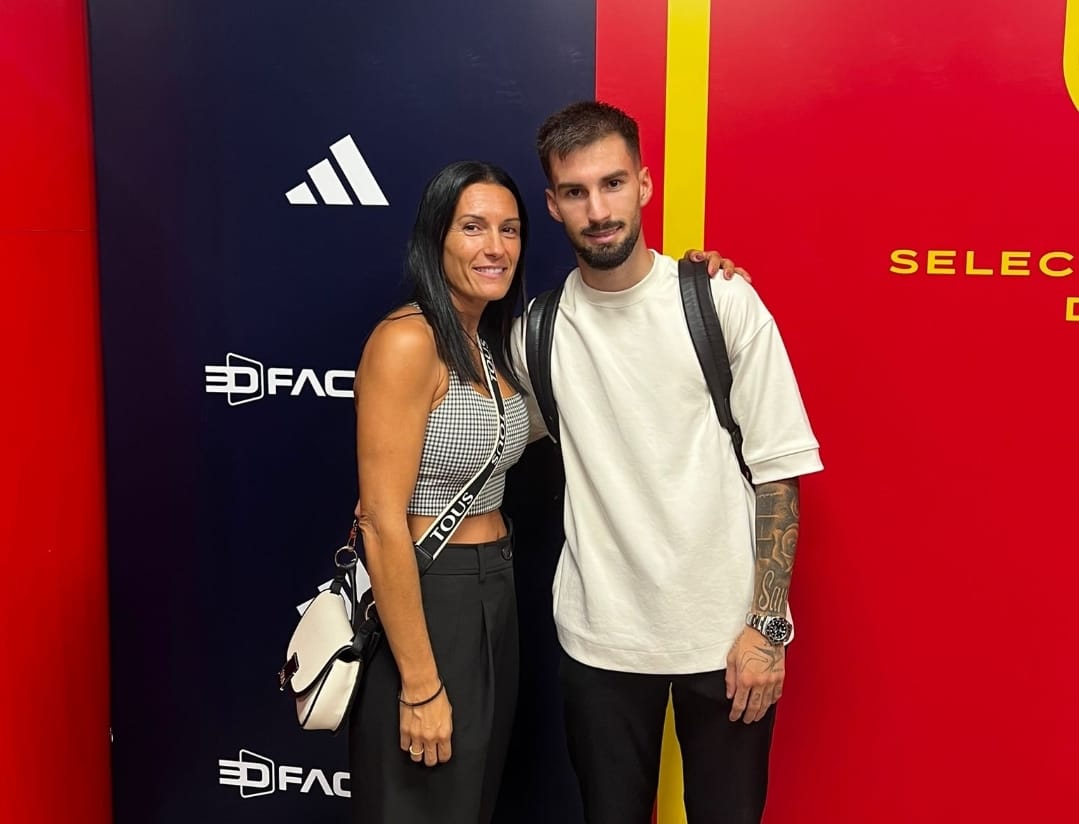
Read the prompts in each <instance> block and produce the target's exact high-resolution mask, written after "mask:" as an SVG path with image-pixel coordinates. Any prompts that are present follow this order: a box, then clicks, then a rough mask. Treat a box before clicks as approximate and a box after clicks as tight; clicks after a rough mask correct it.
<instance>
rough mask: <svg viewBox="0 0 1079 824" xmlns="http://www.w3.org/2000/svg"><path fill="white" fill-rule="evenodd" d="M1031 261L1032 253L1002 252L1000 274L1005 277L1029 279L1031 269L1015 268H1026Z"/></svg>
mask: <svg viewBox="0 0 1079 824" xmlns="http://www.w3.org/2000/svg"><path fill="white" fill-rule="evenodd" d="M1029 260H1030V252H1001V253H1000V274H1002V275H1004V276H1005V277H1008V276H1011V277H1029V276H1030V268H1029V266H1028V267H1027V268H1026V269H1013V268H1012V267H1013V266H1024V265H1026V262H1027V261H1029Z"/></svg>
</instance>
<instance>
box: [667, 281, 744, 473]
mask: <svg viewBox="0 0 1079 824" xmlns="http://www.w3.org/2000/svg"><path fill="white" fill-rule="evenodd" d="M708 281H709V278H708V269H707V266H706V265H705V264H704V263H692V262H691V261H688V260H680V261H678V286H679V289H680V291H681V293H682V308H683V310H685V313H686V324H687V325H688V326H689V336H690V337H691V338H692V339H693V349H694V351H696V353H697V360H698V361H700V364H701V371H702V372H704V380H705V383H707V384H708V391H709V392H710V393H711V395H712V404H713V405H714V406H715V408H716V416H717V417H718V418H719V422H720V424H722V426H723V428H724V429H726V430H727V432H728V433H729V434H730V436H731V444H732V446H733V447H734V454H735V457H737V458H738V466H739V468H740V469H741V470H742V474H743V475H744V476H745V478H746V480H747V481H749V483H750V484H752V483H753V477H752V475H751V474H750V472H749V467H748V466H746V462H745V459H744V458H743V457H742V429H741V427H739V426H738V422H737V421H736V420H735V419H734V413H733V412H732V411H731V387H732V386H733V385H734V376H733V375H732V374H731V362H730V358H729V357H728V356H727V342H726V340H725V339H724V337H723V327H722V326H721V325H720V322H719V315H718V314H717V313H716V305H715V303H713V301H712V288H711V286H709V283H708Z"/></svg>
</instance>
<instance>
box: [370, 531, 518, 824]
mask: <svg viewBox="0 0 1079 824" xmlns="http://www.w3.org/2000/svg"><path fill="white" fill-rule="evenodd" d="M512 557H513V550H512V542H511V539H510V538H504V539H502V540H499V541H492V542H490V543H486V544H450V545H449V546H447V547H446V548H445V549H444V550H443V551H442V553H441V554H440V555H439V556H438V559H437V560H436V561H435V563H434V564H433V565H432V566H431V568H430V569H429V570H428V571H427V573H426V574H425V575H424V576H423V578H421V579H420V587H421V590H422V592H423V609H424V615H425V617H426V619H427V632H428V634H429V635H430V637H431V645H432V647H433V649H434V653H435V661H436V662H437V664H438V671H439V675H440V676H441V677H442V679H443V681H444V682H445V684H446V694H447V695H448V696H449V699H450V703H451V704H452V705H453V738H452V742H453V755H452V757H451V758H450V760H449V761H447V762H446V763H445V764H438V765H436V766H434V767H427V766H425V765H423V764H416V763H413V761H412V760H411V759H410V758H409V756H408V753H406V752H404V751H403V750H402V749H401V747H400V734H399V727H400V709H399V706H398V692H399V691H400V689H401V678H400V675H399V674H398V671H397V666H396V664H395V663H394V660H393V655H392V653H391V652H390V649H389V645H388V644H387V643H385V642H383V644H382V648H381V649H380V650H379V651H378V653H377V654H376V655H375V656H374V659H373V660H372V662H371V665H370V669H369V670H368V672H367V676H366V679H365V681H364V685H363V691H362V693H361V695H360V696H359V698H358V700H357V701H356V704H355V706H354V707H353V710H352V715H351V717H350V719H349V720H350V724H349V757H350V758H349V763H350V768H351V772H352V782H351V784H352V803H353V810H354V814H353V821H354V822H356V824H487V822H489V821H490V819H491V816H492V814H493V812H494V806H495V800H496V799H497V797H498V786H499V783H500V782H501V780H502V768H503V765H504V764H505V760H506V750H507V749H508V747H509V740H510V734H511V732H512V728H513V714H514V708H515V705H516V702H517V671H518V649H517V600H516V595H515V593H514V588H513V561H512Z"/></svg>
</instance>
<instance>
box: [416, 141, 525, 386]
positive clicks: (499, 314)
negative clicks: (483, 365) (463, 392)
mask: <svg viewBox="0 0 1079 824" xmlns="http://www.w3.org/2000/svg"><path fill="white" fill-rule="evenodd" d="M474 183H493V184H495V185H498V186H502V187H504V188H506V189H508V190H509V192H510V194H512V195H513V199H514V200H516V201H517V210H518V213H519V214H520V216H521V254H520V256H519V257H518V259H517V268H516V269H515V271H514V274H513V280H512V281H511V282H510V288H509V291H508V292H506V295H505V296H504V297H503V298H501V299H500V300H493V301H491V302H490V303H488V304H487V307H486V308H485V309H484V310H483V314H482V315H481V316H480V325H479V333H480V337H482V338H483V339H484V340H485V341H487V345H488V347H490V349H491V356H492V357H493V358H494V361H495V366H496V367H497V368H498V371H499V372H500V373H501V374H502V375H503V376H505V378H506V380H507V381H509V383H510V385H511V386H512V387H513V388H514V389H515V390H516V391H518V392H523V391H524V389H523V387H522V386H521V380H520V378H518V377H517V373H516V371H515V370H514V369H513V364H512V360H511V358H510V327H511V326H512V324H513V317H514V315H515V314H516V313H517V312H518V311H519V310H520V309H521V301H522V296H523V295H524V282H525V261H524V258H525V249H526V248H527V247H528V213H527V211H525V205H524V201H523V200H522V199H521V193H520V192H519V191H518V190H517V184H516V183H514V182H513V178H512V177H510V176H509V174H507V173H506V171H505V170H504V169H502V168H500V167H498V166H495V165H494V164H492V163H484V162H482V161H476V160H459V161H457V162H456V163H451V164H450V165H449V166H447V167H446V168H444V169H443V170H442V171H441V172H439V173H438V174H437V175H435V176H434V177H433V178H431V181H430V182H429V183H428V184H427V188H425V189H424V190H423V197H421V198H420V208H419V210H418V211H417V213H416V223H415V225H414V226H413V227H412V234H411V235H410V236H409V239H408V254H407V256H406V258H405V275H406V277H407V278H408V280H409V281H410V282H411V283H412V298H411V300H412V301H414V302H415V303H416V304H417V305H418V306H419V307H420V309H421V310H422V311H423V314H424V317H426V318H427V322H428V323H429V324H431V329H432V330H433V331H434V335H435V345H436V346H437V347H438V354H439V357H441V358H442V360H443V361H444V362H445V364H446V366H447V367H448V368H450V369H452V370H453V371H455V372H456V373H457V376H458V377H459V378H460V379H461V380H462V381H471V382H472V383H478V384H484V383H485V381H484V379H483V376H482V375H481V374H480V371H479V370H478V369H477V368H476V365H475V361H474V360H473V359H472V356H471V355H470V354H469V343H468V337H467V335H465V331H464V329H462V328H461V321H460V320H459V319H458V317H457V312H456V311H455V309H454V307H453V300H452V299H451V297H450V287H449V283H448V281H447V279H446V272H445V270H444V269H443V267H442V250H443V246H444V244H445V242H446V235H447V234H448V233H449V230H450V224H451V223H453V215H454V212H455V211H456V210H457V201H458V200H459V199H460V198H461V193H462V192H463V191H464V190H465V189H466V188H468V187H469V186H471V185H473V184H474Z"/></svg>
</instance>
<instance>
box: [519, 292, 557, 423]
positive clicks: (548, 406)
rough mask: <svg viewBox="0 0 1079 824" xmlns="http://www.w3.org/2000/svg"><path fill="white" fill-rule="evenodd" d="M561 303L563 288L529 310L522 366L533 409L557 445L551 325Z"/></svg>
mask: <svg viewBox="0 0 1079 824" xmlns="http://www.w3.org/2000/svg"><path fill="white" fill-rule="evenodd" d="M561 299H562V287H561V286H558V287H556V288H554V289H550V290H548V291H546V292H544V293H543V294H541V295H540V296H539V297H537V298H536V299H535V300H533V301H532V305H531V306H529V307H528V311H527V313H526V316H525V364H526V365H527V366H528V378H529V381H530V382H531V384H532V393H533V394H534V395H535V396H536V405H537V406H539V408H540V414H541V415H543V423H544V424H545V425H546V427H547V434H548V435H550V437H551V440H552V441H554V442H555V443H558V439H559V434H560V433H559V428H558V405H557V404H556V403H555V400H554V386H553V384H552V382H551V350H552V349H553V348H554V322H555V320H556V319H557V318H558V303H559V301H560V300H561Z"/></svg>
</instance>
